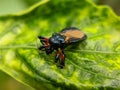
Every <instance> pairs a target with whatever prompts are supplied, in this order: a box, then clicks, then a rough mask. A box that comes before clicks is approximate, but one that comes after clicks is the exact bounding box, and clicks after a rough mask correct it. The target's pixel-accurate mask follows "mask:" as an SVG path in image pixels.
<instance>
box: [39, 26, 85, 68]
mask: <svg viewBox="0 0 120 90" xmlns="http://www.w3.org/2000/svg"><path fill="white" fill-rule="evenodd" d="M38 38H39V40H40V42H41V43H42V46H40V47H38V50H43V51H45V52H46V54H47V55H48V54H51V53H52V52H53V51H54V50H55V51H56V55H55V63H57V62H58V61H59V65H58V66H59V67H60V68H63V67H64V66H65V52H64V49H65V48H66V47H67V46H69V45H71V44H74V43H77V42H81V41H83V40H85V39H86V38H87V35H86V34H85V33H84V32H82V31H81V30H79V29H78V28H76V27H68V28H64V29H63V30H61V31H60V32H59V33H53V34H52V36H51V37H49V38H46V37H43V36H38Z"/></svg>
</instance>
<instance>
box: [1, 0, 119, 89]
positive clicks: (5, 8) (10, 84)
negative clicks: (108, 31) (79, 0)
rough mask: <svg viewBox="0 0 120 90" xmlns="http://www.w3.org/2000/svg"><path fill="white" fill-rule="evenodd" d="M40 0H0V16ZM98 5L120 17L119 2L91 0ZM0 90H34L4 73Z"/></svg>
mask: <svg viewBox="0 0 120 90" xmlns="http://www.w3.org/2000/svg"><path fill="white" fill-rule="evenodd" d="M38 1H40V0H0V16H2V15H7V14H11V13H18V12H21V11H23V10H25V9H28V8H29V7H30V6H32V5H34V4H35V3H37V2H38ZM93 1H94V2H95V3H96V4H98V5H109V6H110V7H111V8H112V9H113V11H114V12H115V13H116V14H117V15H120V5H119V3H120V0H93ZM0 90H34V89H32V88H31V87H27V86H25V85H23V84H21V83H19V82H18V81H16V80H15V79H13V78H11V77H10V76H8V75H7V74H5V73H4V72H2V71H0Z"/></svg>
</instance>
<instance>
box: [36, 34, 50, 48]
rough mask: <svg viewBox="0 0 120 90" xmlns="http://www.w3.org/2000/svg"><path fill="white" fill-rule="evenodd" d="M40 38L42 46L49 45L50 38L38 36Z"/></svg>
mask: <svg viewBox="0 0 120 90" xmlns="http://www.w3.org/2000/svg"><path fill="white" fill-rule="evenodd" d="M38 38H39V39H40V42H41V43H42V45H45V46H48V45H49V38H45V37H43V36H38Z"/></svg>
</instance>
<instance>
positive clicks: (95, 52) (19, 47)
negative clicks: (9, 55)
mask: <svg viewBox="0 0 120 90" xmlns="http://www.w3.org/2000/svg"><path fill="white" fill-rule="evenodd" d="M0 49H1V50H3V49H36V50H37V46H36V45H27V44H22V45H8V46H0ZM66 51H68V52H82V53H91V54H108V55H111V54H115V55H119V54H120V52H111V51H97V50H75V49H70V50H66Z"/></svg>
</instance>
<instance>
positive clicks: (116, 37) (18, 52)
mask: <svg viewBox="0 0 120 90" xmlns="http://www.w3.org/2000/svg"><path fill="white" fill-rule="evenodd" d="M70 26H74V27H78V28H80V29H81V30H82V31H83V32H85V33H86V34H87V37H88V38H87V40H86V41H84V42H82V43H80V44H77V45H74V46H72V47H69V48H66V50H65V53H66V66H65V68H64V69H59V68H58V67H56V64H55V63H54V57H55V56H54V55H55V54H54V53H53V54H51V55H49V56H47V55H46V54H45V53H44V52H41V51H40V54H39V53H38V50H37V47H38V45H39V44H38V42H39V41H38V39H37V36H39V35H42V36H46V37H50V36H51V35H52V33H54V32H60V31H61V29H63V28H64V27H70ZM0 50H1V54H0V69H1V70H3V71H4V72H6V73H8V74H9V75H11V76H12V77H13V78H15V79H17V80H18V81H20V82H22V83H24V84H26V85H29V86H31V87H33V88H35V89H37V90H40V89H41V88H42V89H52V90H53V89H65V90H67V89H70V90H73V89H74V90H77V89H78V90H80V89H82V90H84V89H85V90H97V89H111V88H112V89H113V88H115V89H116V88H117V89H119V88H120V18H119V17H118V16H116V15H115V14H114V13H113V11H112V10H111V9H110V8H109V7H106V6H104V7H103V6H96V5H95V4H94V3H92V2H91V1H90V0H58V1H57V0H50V1H40V2H39V4H38V3H37V4H36V5H34V7H31V9H29V10H26V11H24V12H22V13H20V14H12V15H6V16H1V17H0Z"/></svg>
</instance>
